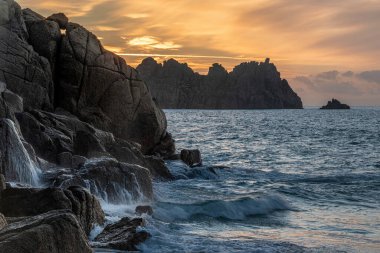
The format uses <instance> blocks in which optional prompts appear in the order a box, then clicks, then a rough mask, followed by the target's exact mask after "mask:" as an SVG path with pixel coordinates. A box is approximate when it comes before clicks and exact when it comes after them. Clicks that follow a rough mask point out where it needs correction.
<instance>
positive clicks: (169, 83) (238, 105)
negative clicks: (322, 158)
mask: <svg viewBox="0 0 380 253" xmlns="http://www.w3.org/2000/svg"><path fill="white" fill-rule="evenodd" d="M137 70H138V72H139V75H140V76H141V78H142V79H143V80H144V81H145V82H146V84H147V85H148V87H149V90H150V91H151V93H152V96H153V97H154V98H155V99H156V100H157V102H158V104H159V106H160V107H161V108H168V109H169V108H172V109H188V108H192V109H302V101H301V99H300V98H299V97H298V96H297V94H296V93H295V92H294V91H293V90H292V88H291V87H290V86H289V84H288V82H287V81H286V80H285V79H281V77H280V73H279V72H278V71H277V69H276V67H275V65H274V64H272V63H270V62H269V59H267V60H266V61H265V62H261V63H258V62H247V63H241V64H240V65H238V66H236V67H235V68H234V69H233V71H232V72H230V73H228V72H227V71H226V70H225V69H224V68H223V67H222V66H221V65H220V64H214V65H213V66H212V67H210V69H209V72H208V74H207V75H200V74H198V73H194V71H193V70H192V69H191V68H189V67H188V66H187V64H181V63H178V62H177V61H175V60H173V59H170V60H168V61H165V62H164V63H163V64H158V63H157V62H156V61H155V60H154V59H152V58H146V59H145V60H143V61H142V63H141V64H140V65H139V66H138V67H137Z"/></svg>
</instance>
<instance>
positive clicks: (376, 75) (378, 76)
mask: <svg viewBox="0 0 380 253" xmlns="http://www.w3.org/2000/svg"><path fill="white" fill-rule="evenodd" d="M356 76H357V77H358V78H360V79H362V80H366V81H368V82H373V83H377V84H380V70H371V71H364V72H361V73H359V74H357V75H356Z"/></svg>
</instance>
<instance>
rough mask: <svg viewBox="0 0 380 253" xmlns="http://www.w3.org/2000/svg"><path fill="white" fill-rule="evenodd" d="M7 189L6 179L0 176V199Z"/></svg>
mask: <svg viewBox="0 0 380 253" xmlns="http://www.w3.org/2000/svg"><path fill="white" fill-rule="evenodd" d="M5 189H6V185H5V177H4V175H3V174H0V198H1V192H2V191H3V190H5Z"/></svg>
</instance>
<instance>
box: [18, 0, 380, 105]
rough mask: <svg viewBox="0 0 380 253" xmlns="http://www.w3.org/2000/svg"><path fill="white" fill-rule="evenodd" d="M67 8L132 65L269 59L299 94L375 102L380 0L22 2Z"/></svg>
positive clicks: (307, 99) (41, 8)
mask: <svg viewBox="0 0 380 253" xmlns="http://www.w3.org/2000/svg"><path fill="white" fill-rule="evenodd" d="M18 3H19V4H20V5H21V6H22V7H23V8H31V9H33V10H35V11H37V12H39V13H40V14H42V15H45V16H49V15H50V14H52V13H56V12H64V13H65V14H66V15H67V16H68V17H69V19H70V21H71V22H76V23H79V24H81V25H82V26H84V27H86V28H87V29H89V30H90V31H91V32H93V33H94V34H96V35H97V36H98V38H99V39H100V40H101V42H102V43H103V45H104V46H105V47H106V48H107V49H108V50H111V51H113V52H115V53H117V54H119V55H121V56H122V57H124V58H125V59H126V61H127V63H128V64H130V65H132V66H134V67H136V66H137V65H138V64H139V63H140V62H141V60H142V59H143V58H145V57H147V56H153V57H154V58H155V59H156V60H158V61H159V62H161V61H164V60H167V59H170V58H175V59H177V60H178V61H180V62H187V63H188V64H189V66H190V67H192V68H193V69H194V70H195V71H197V72H200V73H207V71H208V68H209V67H210V66H211V65H212V64H213V63H215V62H218V63H221V64H222V65H223V66H224V67H225V68H226V69H227V70H229V71H231V70H232V69H233V67H234V66H235V65H238V64H239V63H241V62H246V61H263V60H264V59H265V58H267V57H268V58H270V59H271V61H272V62H273V63H274V64H275V65H276V66H277V69H278V71H279V72H281V75H282V77H283V78H286V79H288V81H289V83H290V85H291V86H292V87H293V89H294V90H295V91H296V92H297V93H298V95H299V96H300V97H301V98H302V100H303V102H304V105H306V106H317V105H322V104H324V103H326V102H327V100H329V99H331V98H332V97H335V98H338V99H340V100H341V101H342V102H346V103H348V104H350V105H357V106H364V105H378V106H380V0H233V1H231V0H81V1H78V0H75V1H74V0H65V1H58V0H51V1H48V0H45V1H40V0H21V1H18Z"/></svg>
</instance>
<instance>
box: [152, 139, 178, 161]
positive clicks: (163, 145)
mask: <svg viewBox="0 0 380 253" xmlns="http://www.w3.org/2000/svg"><path fill="white" fill-rule="evenodd" d="M151 153H153V154H156V155H159V156H161V157H162V158H164V159H167V158H168V157H170V156H172V155H173V154H174V153H175V143H174V139H173V138H172V135H171V134H170V133H166V135H165V136H164V137H163V138H162V140H161V142H160V143H159V144H158V145H157V146H156V147H155V148H154V149H153V150H152V152H151Z"/></svg>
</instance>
